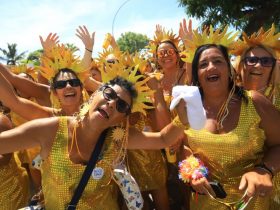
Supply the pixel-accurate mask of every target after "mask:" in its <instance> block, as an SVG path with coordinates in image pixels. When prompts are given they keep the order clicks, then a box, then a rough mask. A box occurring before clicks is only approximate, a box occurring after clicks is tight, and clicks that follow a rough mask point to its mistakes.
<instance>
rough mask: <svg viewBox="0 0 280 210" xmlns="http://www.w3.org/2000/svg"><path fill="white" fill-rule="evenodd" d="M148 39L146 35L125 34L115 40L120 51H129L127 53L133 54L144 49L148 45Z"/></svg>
mask: <svg viewBox="0 0 280 210" xmlns="http://www.w3.org/2000/svg"><path fill="white" fill-rule="evenodd" d="M148 42H149V39H148V37H147V36H146V35H143V34H139V33H134V32H126V33H124V34H121V37H120V38H119V39H118V40H117V44H118V46H119V47H120V50H121V51H129V53H134V52H136V51H140V50H141V49H144V48H145V46H147V45H148Z"/></svg>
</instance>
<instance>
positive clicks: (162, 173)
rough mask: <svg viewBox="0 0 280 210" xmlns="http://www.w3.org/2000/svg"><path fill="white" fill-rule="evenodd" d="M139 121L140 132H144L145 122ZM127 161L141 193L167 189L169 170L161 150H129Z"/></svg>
mask: <svg viewBox="0 0 280 210" xmlns="http://www.w3.org/2000/svg"><path fill="white" fill-rule="evenodd" d="M143 117H144V116H142V118H141V119H140V120H139V122H138V123H137V125H136V128H137V129H138V130H140V131H141V130H143V129H144V126H145V120H144V118H143ZM127 160H128V166H129V170H130V172H131V175H132V176H133V177H134V178H135V180H136V182H137V184H138V186H139V187H140V190H141V191H150V190H157V189H161V188H162V187H165V185H166V180H167V168H166V163H165V160H164V158H163V156H162V154H161V151H160V150H140V149H138V150H127Z"/></svg>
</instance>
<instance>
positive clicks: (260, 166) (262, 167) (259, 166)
mask: <svg viewBox="0 0 280 210" xmlns="http://www.w3.org/2000/svg"><path fill="white" fill-rule="evenodd" d="M255 168H261V169H263V170H264V171H266V172H268V173H269V174H270V176H271V178H273V177H274V173H273V171H272V170H271V169H270V168H268V167H267V166H266V165H265V164H264V163H261V164H258V165H255Z"/></svg>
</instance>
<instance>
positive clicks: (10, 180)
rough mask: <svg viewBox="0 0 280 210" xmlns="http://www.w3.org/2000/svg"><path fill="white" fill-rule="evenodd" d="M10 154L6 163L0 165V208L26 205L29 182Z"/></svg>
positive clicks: (9, 208) (7, 209) (17, 207)
mask: <svg viewBox="0 0 280 210" xmlns="http://www.w3.org/2000/svg"><path fill="white" fill-rule="evenodd" d="M16 158H17V157H16V156H14V154H13V155H12V157H11V159H10V161H9V163H8V164H6V165H3V166H1V167H0V209H3V210H15V209H19V208H23V207H24V206H27V204H28V199H29V196H30V195H29V182H28V176H27V172H26V170H25V169H24V168H22V167H20V166H19V164H18V162H19V160H17V159H16Z"/></svg>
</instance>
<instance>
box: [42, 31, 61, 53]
mask: <svg viewBox="0 0 280 210" xmlns="http://www.w3.org/2000/svg"><path fill="white" fill-rule="evenodd" d="M39 38H40V41H41V45H42V47H43V50H44V53H45V54H46V55H48V52H50V51H51V49H52V48H53V47H54V46H56V45H57V44H58V43H59V36H57V34H56V33H54V34H53V33H49V35H48V36H47V38H46V40H44V39H43V37H42V36H39Z"/></svg>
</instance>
